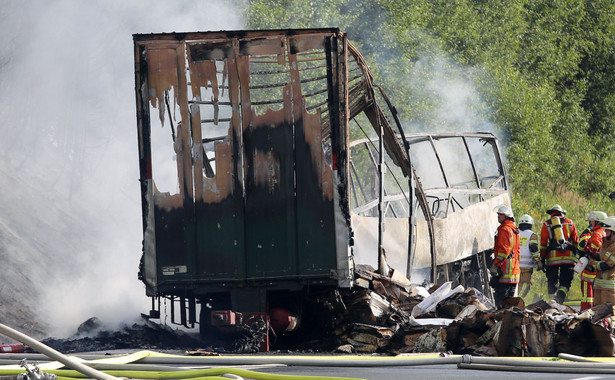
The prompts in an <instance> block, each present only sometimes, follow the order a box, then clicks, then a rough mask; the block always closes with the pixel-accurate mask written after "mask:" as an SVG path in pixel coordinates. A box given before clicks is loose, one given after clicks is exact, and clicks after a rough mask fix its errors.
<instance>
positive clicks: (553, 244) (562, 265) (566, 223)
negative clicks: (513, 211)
mask: <svg viewBox="0 0 615 380" xmlns="http://www.w3.org/2000/svg"><path fill="white" fill-rule="evenodd" d="M546 212H547V214H549V216H550V218H549V219H547V220H546V221H545V222H544V223H543V225H542V229H541V231H540V259H541V261H542V263H543V265H544V266H545V267H546V274H547V288H548V292H549V298H551V299H555V300H556V301H557V302H559V303H563V302H564V300H565V299H566V296H567V295H568V290H570V284H571V283H572V278H573V277H574V271H573V267H574V265H575V263H576V261H577V260H576V257H575V254H574V252H575V251H576V246H577V245H578V244H579V235H578V234H577V228H576V226H575V225H574V223H573V222H572V220H570V219H569V218H567V217H566V211H565V210H564V209H563V208H562V206H560V205H558V204H556V205H553V207H551V208H550V209H548V210H547V211H546Z"/></svg>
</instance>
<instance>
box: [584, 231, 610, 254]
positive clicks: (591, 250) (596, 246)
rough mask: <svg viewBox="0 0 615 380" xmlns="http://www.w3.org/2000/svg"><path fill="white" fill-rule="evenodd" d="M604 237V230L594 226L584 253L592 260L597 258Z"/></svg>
mask: <svg viewBox="0 0 615 380" xmlns="http://www.w3.org/2000/svg"><path fill="white" fill-rule="evenodd" d="M605 236H606V232H604V228H602V226H600V225H596V226H595V227H594V228H592V230H591V237H590V238H589V239H588V240H587V244H586V245H585V249H584V251H585V252H586V253H588V254H589V255H590V256H591V257H593V258H598V257H599V252H600V247H602V240H603V239H604V237H605Z"/></svg>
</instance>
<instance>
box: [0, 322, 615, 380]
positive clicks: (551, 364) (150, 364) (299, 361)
mask: <svg viewBox="0 0 615 380" xmlns="http://www.w3.org/2000/svg"><path fill="white" fill-rule="evenodd" d="M0 333H1V334H3V335H6V336H8V337H10V338H12V339H15V340H17V341H20V342H21V343H23V344H25V345H27V346H29V347H31V348H32V349H34V350H36V351H38V352H40V353H41V354H43V355H45V356H47V357H49V358H51V359H55V360H57V361H59V362H60V363H62V364H63V365H64V366H66V367H68V368H72V370H63V369H59V368H58V367H56V368H52V369H50V370H48V371H47V372H48V373H51V374H54V375H57V376H61V377H67V378H79V377H81V378H82V377H83V375H86V376H88V377H91V378H94V379H97V380H115V379H118V378H119V377H121V378H135V379H136V378H139V379H188V378H196V377H208V378H220V377H225V378H228V377H231V378H240V379H241V378H243V377H247V378H251V379H258V380H260V379H294V380H315V379H317V380H327V379H329V380H333V379H336V380H341V379H348V378H340V377H323V376H297V375H290V376H289V375H276V374H271V373H260V372H255V371H249V370H245V369H238V368H225V367H218V368H206V369H189V370H186V369H183V368H177V367H172V366H169V364H175V365H201V366H202V365H264V364H282V365H290V366H318V367H380V366H386V367H391V366H425V365H442V364H457V367H458V368H460V369H475V370H496V371H517V372H546V373H584V374H615V363H609V362H600V361H593V360H589V359H586V358H583V357H579V356H574V355H567V354H560V357H561V358H562V359H566V360H571V361H560V360H559V359H555V360H557V361H554V360H553V358H548V360H545V358H531V359H528V358H510V357H475V356H471V355H463V356H461V355H450V356H449V355H441V354H437V353H435V354H424V355H418V356H410V357H400V356H397V357H385V358H374V357H366V356H359V357H353V358H349V357H344V358H342V359H340V358H337V357H288V356H215V357H198V356H177V355H165V354H158V353H155V352H148V351H142V352H138V353H135V354H131V355H124V356H123V357H118V358H114V359H124V360H126V359H127V358H129V359H130V360H132V364H127V363H112V362H110V361H109V360H108V358H109V357H108V356H105V357H106V358H107V360H106V361H103V360H101V361H100V362H95V361H91V360H88V361H84V360H82V359H78V358H74V357H69V356H66V355H64V354H62V353H60V352H58V351H56V350H54V349H52V348H50V347H48V346H46V345H44V344H42V343H40V342H38V341H36V340H34V339H32V338H30V337H28V336H27V335H24V334H22V333H20V332H18V331H16V330H14V329H12V328H10V327H8V326H5V325H3V324H0ZM10 355H13V356H15V355H19V356H20V357H23V356H25V354H10ZM34 355H36V354H34ZM34 355H32V356H30V355H28V357H29V358H34V357H37V356H34ZM38 355H40V354H38ZM3 357H6V356H5V355H3ZM38 357H40V356H38ZM136 363H138V364H136ZM47 364H52V363H47ZM165 364H166V365H165ZM59 367H61V366H59ZM101 370H104V371H105V372H102V371H101ZM21 373H23V370H21V369H14V368H11V369H8V368H6V369H2V368H0V376H2V375H18V374H21ZM82 374H83V375H82Z"/></svg>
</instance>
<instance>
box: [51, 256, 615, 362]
mask: <svg viewBox="0 0 615 380" xmlns="http://www.w3.org/2000/svg"><path fill="white" fill-rule="evenodd" d="M357 276H358V278H359V279H362V280H363V282H362V284H363V285H364V286H363V287H355V288H354V289H352V290H344V291H343V290H337V291H335V292H333V293H328V294H322V295H320V296H318V297H315V298H313V299H312V302H313V303H312V304H310V305H307V307H306V309H305V312H304V313H303V315H302V326H301V327H302V328H300V329H298V330H297V331H295V332H290V333H287V334H279V335H276V334H275V333H274V332H273V331H271V330H269V342H270V349H271V350H272V351H277V352H284V353H293V352H296V353H304V352H318V353H370V354H371V353H376V354H383V355H396V354H403V353H423V352H449V353H453V354H471V355H477V356H531V357H538V356H557V355H558V354H560V353H568V354H574V355H580V356H613V355H614V347H615V344H614V341H615V340H614V337H613V326H612V324H611V318H610V317H611V316H613V306H612V305H611V304H604V305H599V306H596V307H594V308H592V309H590V310H586V311H584V312H583V313H577V312H575V311H574V310H572V309H571V308H569V307H567V306H564V305H560V304H558V303H556V302H555V301H549V302H545V301H542V300H540V301H538V302H535V303H533V304H531V305H525V304H524V302H523V300H522V299H521V298H509V299H507V300H506V302H505V305H503V306H502V307H501V308H499V309H496V308H494V307H493V305H492V304H491V302H490V300H489V299H488V298H487V297H485V296H484V295H483V294H482V293H481V292H480V291H478V290H477V289H475V288H471V287H470V288H464V287H463V286H461V285H457V286H454V284H452V283H450V282H447V283H445V284H442V285H439V286H431V287H429V289H427V288H426V287H424V286H418V285H415V284H410V283H405V282H398V281H396V280H392V279H391V278H389V277H385V276H380V275H378V274H377V273H375V272H373V271H371V270H370V268H365V267H364V268H360V269H359V270H357ZM359 282H361V281H359ZM266 333H267V326H266V325H264V324H263V325H252V326H246V328H245V330H244V331H243V332H242V333H239V334H233V335H224V334H212V335H211V336H208V337H205V339H201V338H199V335H198V334H196V333H187V332H184V331H181V330H178V329H173V328H170V327H168V326H161V325H159V324H157V323H154V322H152V321H149V320H147V319H145V318H144V319H143V320H142V321H141V322H138V323H134V324H133V325H131V326H125V327H124V328H122V329H119V330H114V331H109V330H105V329H104V326H103V324H102V322H101V321H99V320H98V319H96V318H92V319H90V320H88V321H86V322H84V323H83V324H82V325H81V326H79V328H78V330H77V333H76V334H75V335H74V336H73V337H71V338H68V339H53V338H49V339H45V340H43V343H45V344H47V345H49V346H51V347H53V348H55V349H56V350H58V351H61V352H65V353H74V352H86V351H105V350H117V349H150V350H183V351H194V352H197V353H199V354H204V353H231V352H232V353H250V352H258V351H259V349H260V348H261V343H262V342H263V339H264V337H265V334H266Z"/></svg>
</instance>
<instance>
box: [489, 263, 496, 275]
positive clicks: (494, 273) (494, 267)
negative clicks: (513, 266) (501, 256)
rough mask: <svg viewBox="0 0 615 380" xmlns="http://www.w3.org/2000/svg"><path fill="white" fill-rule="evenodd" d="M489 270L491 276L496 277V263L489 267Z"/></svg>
mask: <svg viewBox="0 0 615 380" xmlns="http://www.w3.org/2000/svg"><path fill="white" fill-rule="evenodd" d="M489 272H490V273H491V275H492V276H493V277H496V276H497V275H498V267H497V266H496V265H492V266H491V268H489Z"/></svg>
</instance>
